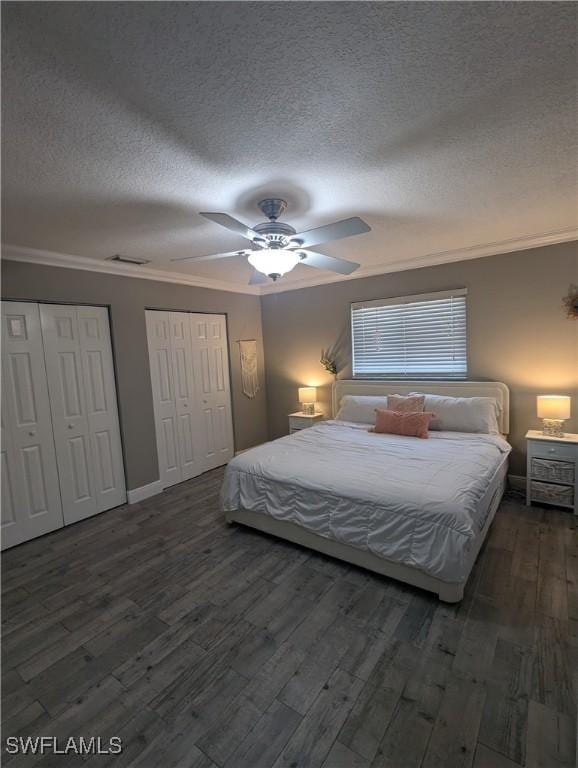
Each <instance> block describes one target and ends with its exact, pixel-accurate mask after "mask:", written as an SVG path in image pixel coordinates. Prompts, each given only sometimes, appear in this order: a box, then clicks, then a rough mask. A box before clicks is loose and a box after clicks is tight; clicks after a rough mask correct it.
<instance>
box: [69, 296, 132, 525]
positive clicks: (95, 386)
mask: <svg viewBox="0 0 578 768" xmlns="http://www.w3.org/2000/svg"><path fill="white" fill-rule="evenodd" d="M77 318H78V334H79V342H80V352H81V361H82V376H83V380H84V388H85V402H86V414H87V418H88V434H89V440H90V446H91V450H92V456H93V459H94V463H93V465H92V469H93V480H94V488H95V493H96V507H97V511H98V512H102V511H104V510H105V509H111V507H117V506H118V505H119V504H123V503H124V502H125V501H126V488H125V480H124V467H123V461H122V445H121V441H120V425H119V421H118V406H117V401H116V389H115V385H114V382H115V378H114V366H113V360H112V345H111V341H110V325H109V321H108V311H107V309H106V308H105V307H77Z"/></svg>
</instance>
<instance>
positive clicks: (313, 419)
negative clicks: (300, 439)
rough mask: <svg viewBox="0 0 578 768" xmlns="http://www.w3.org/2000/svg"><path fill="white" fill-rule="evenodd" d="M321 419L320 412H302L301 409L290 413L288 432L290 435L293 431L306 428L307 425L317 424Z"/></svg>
mask: <svg viewBox="0 0 578 768" xmlns="http://www.w3.org/2000/svg"><path fill="white" fill-rule="evenodd" d="M323 419H324V416H323V414H322V413H314V414H313V415H311V414H309V413H302V412H301V411H297V413H290V414H289V434H290V435H292V434H293V433H294V432H300V431H301V430H302V429H307V427H312V426H313V425H314V424H319V422H320V421H323Z"/></svg>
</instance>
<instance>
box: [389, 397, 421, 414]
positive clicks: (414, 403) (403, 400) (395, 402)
mask: <svg viewBox="0 0 578 768" xmlns="http://www.w3.org/2000/svg"><path fill="white" fill-rule="evenodd" d="M424 407H425V395H407V396H406V395H388V396H387V410H388V411H397V412H398V413H417V412H418V411H420V412H421V411H423V409H424Z"/></svg>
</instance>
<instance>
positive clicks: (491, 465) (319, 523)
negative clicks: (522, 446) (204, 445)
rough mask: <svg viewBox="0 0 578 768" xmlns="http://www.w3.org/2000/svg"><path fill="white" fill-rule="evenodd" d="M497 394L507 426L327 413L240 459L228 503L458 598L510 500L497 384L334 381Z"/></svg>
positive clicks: (228, 511)
mask: <svg viewBox="0 0 578 768" xmlns="http://www.w3.org/2000/svg"><path fill="white" fill-rule="evenodd" d="M412 391H420V392H428V393H431V394H432V395H449V396H452V397H493V398H495V399H496V401H497V403H498V405H499V419H498V424H499V433H496V434H478V433H467V432H450V431H443V430H442V431H438V432H433V431H432V432H430V438H429V439H427V440H420V439H417V438H412V437H402V436H398V435H384V434H375V433H372V432H369V431H368V426H367V424H360V423H357V422H349V421H344V420H335V419H332V420H328V421H326V422H322V423H320V424H318V425H316V426H314V427H311V428H309V429H306V430H302V431H300V432H298V433H296V434H294V435H290V436H288V437H283V438H280V439H279V440H274V441H272V442H270V443H266V444H264V445H261V446H258V447H256V448H252V449H250V450H249V451H246V452H244V453H242V454H240V455H238V456H236V457H235V458H234V459H233V460H232V461H231V462H230V463H229V465H228V466H227V469H226V472H225V479H224V484H223V489H222V505H223V509H224V512H225V515H226V518H227V520H228V522H231V523H233V522H236V523H242V524H244V525H248V526H251V527H253V528H257V529H259V530H261V531H264V532H266V533H270V534H273V535H275V536H279V537H281V538H284V539H287V540H289V541H292V542H295V543H297V544H300V545H302V546H305V547H308V548H310V549H314V550H317V551H319V552H323V553H324V554H327V555H331V556H333V557H336V558H339V559H341V560H345V561H346V562H349V563H353V564H355V565H358V566H361V567H363V568H367V569H369V570H371V571H375V572H377V573H380V574H383V575H385V576H390V577H392V578H395V579H398V580H400V581H403V582H405V583H408V584H412V585H414V586H417V587H421V588H423V589H427V590H430V591H432V592H435V593H436V594H437V595H438V596H439V598H440V599H441V600H443V601H446V602H457V601H459V600H461V599H462V597H463V591H464V587H465V584H466V582H467V579H468V576H469V574H470V572H471V569H472V567H473V565H474V563H475V560H476V557H477V555H478V553H479V551H480V548H481V546H482V544H483V542H484V539H485V537H486V534H487V532H488V530H489V528H490V525H491V523H492V520H493V518H494V515H495V513H496V510H497V508H498V506H499V503H500V500H501V498H502V495H503V492H504V488H505V482H506V476H507V465H508V454H509V452H510V446H509V445H508V443H507V441H506V440H505V435H507V433H508V428H509V393H508V389H507V387H506V386H505V385H504V384H502V383H500V382H447V383H446V382H423V381H422V382H403V383H401V382H362V381H346V380H341V381H337V382H336V383H335V385H334V388H333V404H332V408H333V414H336V413H337V411H338V406H339V403H340V402H341V401H342V398H343V397H344V395H351V394H355V395H387V394H394V393H397V394H402V395H403V394H408V393H410V392H412Z"/></svg>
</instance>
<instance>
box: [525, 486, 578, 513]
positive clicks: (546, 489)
mask: <svg viewBox="0 0 578 768" xmlns="http://www.w3.org/2000/svg"><path fill="white" fill-rule="evenodd" d="M532 499H533V500H534V501H543V502H545V503H546V504H562V505H563V506H565V507H571V506H572V505H573V503H574V488H573V487H572V486H571V485H570V486H569V485H554V484H553V483H542V482H540V481H538V480H532Z"/></svg>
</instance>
